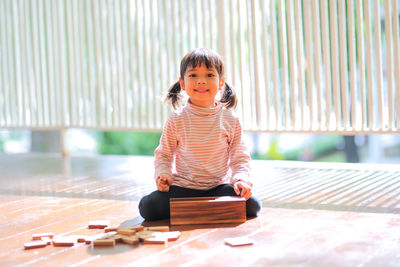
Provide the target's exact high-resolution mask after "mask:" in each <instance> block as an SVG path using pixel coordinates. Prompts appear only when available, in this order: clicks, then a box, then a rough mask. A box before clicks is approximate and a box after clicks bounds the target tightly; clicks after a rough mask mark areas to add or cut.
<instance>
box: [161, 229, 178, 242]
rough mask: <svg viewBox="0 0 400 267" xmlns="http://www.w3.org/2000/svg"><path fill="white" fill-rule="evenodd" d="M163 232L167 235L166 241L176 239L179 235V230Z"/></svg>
mask: <svg viewBox="0 0 400 267" xmlns="http://www.w3.org/2000/svg"><path fill="white" fill-rule="evenodd" d="M163 234H164V235H165V236H166V237H167V239H168V241H176V240H178V238H179V237H180V236H181V232H180V231H171V232H165V233H163Z"/></svg>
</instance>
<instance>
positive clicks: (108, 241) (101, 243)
mask: <svg viewBox="0 0 400 267" xmlns="http://www.w3.org/2000/svg"><path fill="white" fill-rule="evenodd" d="M93 246H95V247H97V246H112V247H113V246H115V239H112V238H109V239H97V240H93Z"/></svg>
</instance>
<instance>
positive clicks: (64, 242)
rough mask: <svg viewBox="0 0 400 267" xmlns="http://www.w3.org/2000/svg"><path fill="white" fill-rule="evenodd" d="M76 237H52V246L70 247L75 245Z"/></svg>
mask: <svg viewBox="0 0 400 267" xmlns="http://www.w3.org/2000/svg"><path fill="white" fill-rule="evenodd" d="M76 241H77V239H76V237H70V236H59V237H55V238H53V246H55V247H71V246H73V245H75V243H76Z"/></svg>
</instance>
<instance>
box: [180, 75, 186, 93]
mask: <svg viewBox="0 0 400 267" xmlns="http://www.w3.org/2000/svg"><path fill="white" fill-rule="evenodd" d="M179 84H180V85H181V89H182V90H185V82H184V80H183V79H182V78H181V77H179Z"/></svg>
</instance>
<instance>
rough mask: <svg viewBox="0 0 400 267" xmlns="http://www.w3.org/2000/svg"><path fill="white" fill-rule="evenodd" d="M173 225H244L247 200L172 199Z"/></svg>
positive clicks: (210, 198)
mask: <svg viewBox="0 0 400 267" xmlns="http://www.w3.org/2000/svg"><path fill="white" fill-rule="evenodd" d="M169 205H170V210H171V211H170V215H171V225H183V224H215V223H242V222H245V221H246V200H245V199H244V198H241V197H230V196H224V197H192V198H171V199H170V202H169Z"/></svg>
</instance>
